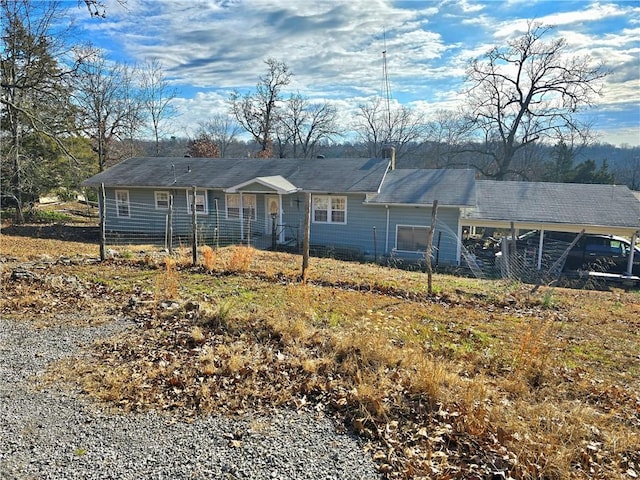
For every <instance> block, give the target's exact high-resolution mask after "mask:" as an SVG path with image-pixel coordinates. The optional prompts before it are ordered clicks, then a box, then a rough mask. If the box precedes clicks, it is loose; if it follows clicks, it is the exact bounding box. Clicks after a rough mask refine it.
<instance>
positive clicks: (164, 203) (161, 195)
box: [154, 192, 169, 210]
mask: <svg viewBox="0 0 640 480" xmlns="http://www.w3.org/2000/svg"><path fill="white" fill-rule="evenodd" d="M154 196H155V199H156V209H157V210H167V209H168V208H169V192H154Z"/></svg>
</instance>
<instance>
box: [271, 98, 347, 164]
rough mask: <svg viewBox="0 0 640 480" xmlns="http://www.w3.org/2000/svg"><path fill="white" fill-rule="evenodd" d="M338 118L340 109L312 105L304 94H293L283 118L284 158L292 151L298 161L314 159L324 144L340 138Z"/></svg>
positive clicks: (280, 127)
mask: <svg viewBox="0 0 640 480" xmlns="http://www.w3.org/2000/svg"><path fill="white" fill-rule="evenodd" d="M336 118H337V112H336V109H335V107H333V106H332V105H330V104H329V103H327V102H321V103H312V102H310V101H309V99H308V98H306V97H304V96H302V95H300V94H296V95H291V97H290V98H289V100H288V101H287V102H286V104H285V106H284V108H283V111H282V113H281V115H280V122H279V128H278V141H279V146H280V149H281V154H280V156H286V153H285V152H286V150H287V149H290V150H291V156H292V157H294V158H297V157H299V156H300V157H302V158H312V157H314V156H315V155H316V153H317V148H318V146H319V145H320V144H321V143H322V142H324V141H329V140H331V139H332V138H334V137H336V136H339V135H340V132H339V131H338V126H337V120H336Z"/></svg>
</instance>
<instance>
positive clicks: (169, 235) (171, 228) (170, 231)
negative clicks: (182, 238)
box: [167, 195, 173, 255]
mask: <svg viewBox="0 0 640 480" xmlns="http://www.w3.org/2000/svg"><path fill="white" fill-rule="evenodd" d="M168 224H169V225H168V227H169V229H168V230H169V233H168V235H167V236H168V240H169V241H168V242H167V244H168V247H169V254H170V255H173V195H169V220H168Z"/></svg>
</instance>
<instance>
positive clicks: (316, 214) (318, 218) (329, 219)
mask: <svg viewBox="0 0 640 480" xmlns="http://www.w3.org/2000/svg"><path fill="white" fill-rule="evenodd" d="M313 221H314V223H347V197H338V196H333V195H314V196H313Z"/></svg>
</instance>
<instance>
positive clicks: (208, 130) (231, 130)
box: [198, 114, 241, 158]
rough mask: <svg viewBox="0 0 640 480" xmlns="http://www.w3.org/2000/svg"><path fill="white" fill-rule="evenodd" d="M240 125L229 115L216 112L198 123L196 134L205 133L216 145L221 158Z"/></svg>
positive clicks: (238, 131) (234, 137)
mask: <svg viewBox="0 0 640 480" xmlns="http://www.w3.org/2000/svg"><path fill="white" fill-rule="evenodd" d="M240 129H241V128H240V125H238V123H237V122H236V121H235V120H234V119H233V117H231V116H230V115H224V114H216V115H213V116H212V117H211V118H209V119H208V120H206V121H204V122H200V123H199V130H198V136H202V135H206V136H207V137H208V138H209V139H210V140H211V141H212V142H213V143H215V144H216V145H217V146H218V149H219V154H220V156H221V157H222V158H224V157H226V156H227V150H228V148H229V145H231V143H232V142H233V141H234V140H235V139H236V137H237V136H238V134H239V133H240Z"/></svg>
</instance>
